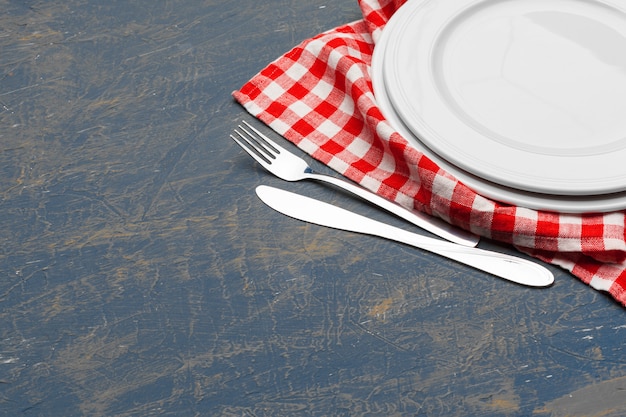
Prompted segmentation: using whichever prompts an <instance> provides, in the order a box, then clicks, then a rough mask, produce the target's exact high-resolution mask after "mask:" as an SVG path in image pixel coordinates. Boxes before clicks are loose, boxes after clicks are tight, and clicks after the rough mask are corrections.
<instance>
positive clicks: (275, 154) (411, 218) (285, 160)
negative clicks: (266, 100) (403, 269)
mask: <svg viewBox="0 0 626 417" xmlns="http://www.w3.org/2000/svg"><path fill="white" fill-rule="evenodd" d="M243 124H244V125H245V126H243V125H239V126H238V129H235V130H234V133H235V135H236V136H235V135H230V137H231V139H233V140H234V141H235V142H237V144H239V146H241V148H243V149H244V150H245V151H246V152H247V153H248V154H249V155H250V156H251V157H252V158H254V159H255V160H256V161H257V162H258V163H259V164H261V166H263V167H264V168H265V169H267V170H268V171H269V172H271V173H272V174H274V175H275V176H277V177H278V178H281V179H283V180H285V181H300V180H307V179H309V180H317V181H322V182H326V183H329V184H332V185H334V186H337V187H340V188H342V189H344V190H346V191H348V192H350V193H352V194H355V195H357V196H359V197H361V198H362V199H364V200H366V201H369V202H370V203H373V204H375V205H377V206H379V207H381V208H383V209H385V210H387V211H389V212H390V213H393V214H395V215H396V216H398V217H400V218H402V219H404V220H406V221H408V222H411V223H413V224H414V225H416V226H419V227H421V228H423V229H425V230H427V231H429V232H431V233H433V234H435V235H437V236H439V237H442V238H444V239H447V240H449V241H451V242H454V243H458V244H460V245H463V246H472V247H473V246H476V245H477V244H478V241H479V239H480V238H479V237H478V236H476V235H474V234H472V233H470V232H467V231H465V230H463V229H460V228H458V227H455V226H452V225H450V224H448V223H446V222H445V221H443V220H441V219H437V218H435V217H432V216H428V215H427V214H424V213H419V212H416V211H411V210H408V209H406V208H404V207H402V206H400V205H398V204H396V203H394V202H392V201H389V200H386V199H385V198H383V197H381V196H379V195H377V194H375V193H372V192H371V191H368V190H366V189H365V188H363V187H360V186H358V185H356V184H353V183H350V182H347V181H344V180H341V179H338V178H335V177H331V176H328V175H322V174H318V173H315V172H314V171H313V170H312V169H311V167H310V166H309V165H308V164H307V163H306V161H305V160H303V159H302V158H300V157H298V156H296V155H294V154H293V153H291V152H289V151H288V150H286V149H284V148H283V147H281V146H279V145H278V144H277V143H275V142H274V141H272V140H271V139H270V138H268V137H267V136H266V135H264V134H263V133H261V132H260V131H259V130H258V129H256V128H254V127H253V126H251V125H250V124H249V123H248V122H246V121H245V120H244V121H243Z"/></svg>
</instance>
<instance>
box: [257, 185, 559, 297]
mask: <svg viewBox="0 0 626 417" xmlns="http://www.w3.org/2000/svg"><path fill="white" fill-rule="evenodd" d="M256 194H257V195H258V196H259V198H260V199H261V200H262V201H263V202H264V203H265V204H267V205H268V206H269V207H271V208H273V209H274V210H276V211H278V212H280V213H283V214H285V215H287V216H290V217H293V218H296V219H299V220H302V221H305V222H310V223H315V224H318V225H322V226H327V227H332V228H335V229H340V230H347V231H352V232H357V233H363V234H368V235H373V236H379V237H383V238H386V239H389V240H394V241H397V242H401V243H405V244H407V245H411V246H414V247H416V248H420V249H423V250H426V251H429V252H432V253H435V254H438V255H441V256H444V257H446V258H449V259H453V260H455V261H457V262H460V263H462V264H465V265H468V266H471V267H474V268H476V269H479V270H482V271H485V272H488V273H490V274H493V275H496V276H498V277H501V278H504V279H506V280H509V281H513V282H516V283H518V284H522V285H527V286H531V287H546V286H549V285H551V284H552V283H553V282H554V276H553V274H552V273H551V272H550V271H549V270H548V269H547V268H545V267H543V266H541V265H539V264H537V263H535V262H531V261H529V260H526V259H523V258H519V257H516V256H512V255H507V254H503V253H499V252H493V251H488V250H484V249H479V248H474V247H467V246H461V245H457V244H454V243H450V242H445V241H442V240H439V239H433V238H429V237H426V236H422V235H418V234H416V233H411V232H408V231H406V230H403V229H400V228H397V227H394V226H390V225H388V224H385V223H381V222H379V221H377V220H373V219H370V218H368V217H365V216H362V215H360V214H356V213H353V212H351V211H348V210H345V209H343V208H340V207H336V206H333V205H331V204H328V203H325V202H322V201H319V200H315V199H312V198H309V197H304V196H302V195H299V194H294V193H291V192H288V191H284V190H280V189H278V188H273V187H268V186H265V185H261V186H259V187H257V188H256Z"/></svg>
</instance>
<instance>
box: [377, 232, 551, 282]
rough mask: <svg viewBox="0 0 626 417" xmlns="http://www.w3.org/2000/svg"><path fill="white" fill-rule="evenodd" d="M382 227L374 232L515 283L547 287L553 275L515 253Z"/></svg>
mask: <svg viewBox="0 0 626 417" xmlns="http://www.w3.org/2000/svg"><path fill="white" fill-rule="evenodd" d="M381 224H382V223H381ZM382 226H385V227H384V228H383V227H382ZM382 226H381V227H379V228H377V231H376V233H375V234H376V235H378V236H380V237H384V238H387V239H390V240H395V241H398V242H401V243H405V244H407V245H411V246H414V247H417V248H420V249H423V250H426V251H428V252H431V253H435V254H437V255H440V256H443V257H446V258H449V259H452V260H455V261H457V262H460V263H462V264H465V265H468V266H471V267H474V268H476V269H479V270H481V271H485V272H488V273H490V274H492V275H496V276H498V277H501V278H504V279H507V280H509V281H512V282H516V283H518V284H522V285H528V286H532V287H547V286H549V285H552V283H553V282H554V275H553V274H552V272H550V270H548V269H547V268H545V267H544V266H542V265H539V264H538V263H536V262H533V261H530V260H527V259H524V258H520V257H518V256H512V255H508V254H505V253H500V252H493V251H489V250H485V249H480V248H470V247H466V246H460V245H455V244H454V243H449V242H444V241H439V240H436V239H431V238H428V237H425V236H421V235H417V234H415V233H411V232H407V231H405V230H402V229H399V228H396V227H393V226H389V225H386V224H382Z"/></svg>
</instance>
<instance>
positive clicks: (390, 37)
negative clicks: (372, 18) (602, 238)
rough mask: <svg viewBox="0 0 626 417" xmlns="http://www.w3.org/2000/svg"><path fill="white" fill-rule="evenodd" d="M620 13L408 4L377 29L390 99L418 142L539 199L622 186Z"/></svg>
mask: <svg viewBox="0 0 626 417" xmlns="http://www.w3.org/2000/svg"><path fill="white" fill-rule="evenodd" d="M618 2H619V3H618ZM620 3H621V4H622V5H620ZM625 7H626V2H624V0H433V1H429V0H426V1H422V0H420V1H418V0H414V1H409V2H408V3H406V4H405V5H404V6H403V7H402V8H401V9H400V10H399V11H398V12H397V13H396V14H395V15H394V19H392V21H393V25H392V26H391V27H388V28H386V29H385V35H387V40H386V53H385V57H384V63H383V67H384V70H383V72H384V80H385V85H386V89H387V94H388V96H389V98H390V99H391V103H392V105H393V107H394V108H395V111H396V112H397V113H398V115H399V116H400V118H401V120H402V121H403V122H404V123H405V125H406V126H407V127H408V128H409V129H410V130H411V131H412V132H413V134H414V135H415V136H417V137H419V138H420V140H421V141H422V142H423V143H424V144H425V145H426V146H428V147H429V148H431V149H432V150H433V151H434V152H435V153H437V154H439V156H441V157H442V158H443V159H446V160H448V161H449V162H450V163H452V164H454V165H456V166H458V167H459V168H461V169H463V170H465V171H467V172H469V173H471V174H474V175H476V176H478V177H482V178H484V179H486V180H488V181H491V182H494V183H498V184H501V185H503V186H506V187H513V188H517V189H520V190H524V191H529V192H537V193H547V194H562V195H579V196H588V195H592V194H596V195H600V194H607V193H614V192H622V191H625V190H626V52H625V51H626V12H625V10H626V9H625Z"/></svg>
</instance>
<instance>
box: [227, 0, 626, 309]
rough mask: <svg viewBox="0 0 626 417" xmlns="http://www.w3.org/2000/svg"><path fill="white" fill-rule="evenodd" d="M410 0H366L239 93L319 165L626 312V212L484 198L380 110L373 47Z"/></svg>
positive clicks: (244, 102) (255, 112) (247, 105)
mask: <svg viewBox="0 0 626 417" xmlns="http://www.w3.org/2000/svg"><path fill="white" fill-rule="evenodd" d="M405 1H406V0H359V6H360V8H361V11H362V12H363V20H360V21H357V22H353V23H350V24H347V25H345V26H341V27H338V28H336V29H333V30H330V31H328V32H325V33H322V34H320V35H318V36H316V37H314V38H312V39H309V40H306V41H304V42H302V43H301V44H300V45H298V46H296V47H295V48H294V49H292V50H291V51H289V52H288V53H287V54H285V55H284V56H282V57H280V58H278V59H277V60H276V61H274V62H272V63H271V64H269V65H268V66H267V67H266V68H265V69H263V70H262V71H261V72H260V73H259V74H257V75H256V76H255V77H254V78H253V79H252V80H250V81H249V82H247V83H246V84H245V85H244V86H243V87H242V88H241V89H240V90H239V91H235V92H234V93H233V96H234V97H235V99H236V100H237V101H239V102H240V103H241V104H242V105H243V106H244V107H245V108H246V109H247V110H248V111H249V112H250V113H251V114H252V115H254V116H256V117H258V118H259V119H260V120H262V121H263V122H264V123H266V124H267V125H268V126H270V127H271V128H272V129H273V130H275V131H276V132H277V133H279V134H281V135H283V136H284V137H285V138H287V139H288V140H290V141H292V142H293V143H295V144H296V145H297V146H298V147H300V148H301V149H303V150H304V151H306V152H308V153H309V154H310V155H312V156H313V157H314V158H316V159H318V160H319V161H321V162H323V163H325V164H327V165H328V166H330V167H331V168H333V169H335V170H336V171H338V172H340V173H341V174H343V175H345V176H346V177H348V178H350V179H352V180H353V181H356V182H358V183H360V184H361V185H363V186H365V187H366V188H369V189H371V190H373V191H375V192H377V193H378V194H380V195H382V196H384V197H386V198H389V199H391V200H394V201H396V202H398V203H400V204H402V205H405V206H409V207H412V208H415V209H417V210H421V211H424V212H427V213H430V214H432V215H435V216H439V217H441V218H443V219H445V220H446V221H448V222H450V223H452V224H455V225H457V226H460V227H463V228H465V229H468V230H471V231H472V232H474V233H477V234H479V235H482V236H484V237H487V238H491V239H495V240H498V241H501V242H506V243H510V244H512V245H514V246H515V247H516V248H518V249H519V250H520V251H523V252H525V253H528V254H530V255H532V256H535V257H537V258H539V259H542V260H544V261H546V262H550V263H553V264H556V265H559V266H561V267H563V268H565V269H567V270H569V271H570V272H572V274H573V275H575V276H577V277H578V278H580V279H581V280H582V281H583V282H585V283H587V284H589V285H590V286H591V287H593V288H595V289H597V290H602V291H607V292H609V293H610V294H611V295H612V296H613V297H614V298H615V299H616V300H617V301H618V302H620V303H621V304H622V305H626V291H625V289H626V227H625V221H626V216H625V214H626V212H625V211H619V212H613V213H605V214H585V215H572V214H560V213H551V212H543V211H536V210H530V209H527V208H522V207H516V206H511V205H507V204H501V203H498V202H496V201H492V200H489V199H487V198H485V197H483V196H480V195H478V194H476V193H475V192H474V191H472V190H471V189H469V188H467V187H466V186H465V185H463V184H462V183H460V182H459V181H458V180H457V179H455V178H454V177H452V176H451V175H450V174H448V173H447V172H444V171H442V170H441V169H440V168H439V167H438V166H437V165H436V164H435V163H433V162H432V161H431V160H430V159H429V158H427V157H426V156H424V155H423V154H422V153H421V152H419V151H417V150H415V149H414V148H413V147H411V146H410V145H409V144H408V142H407V141H406V140H405V139H404V138H403V137H401V136H400V134H398V133H397V132H396V131H394V129H393V128H392V127H391V126H390V125H389V123H388V122H387V121H386V120H385V118H384V116H383V115H382V113H381V111H380V109H379V108H378V106H377V104H376V98H375V97H374V94H373V90H372V82H371V77H370V64H371V58H372V52H373V50H374V45H375V43H376V41H377V40H378V38H379V36H380V33H381V30H382V28H383V27H384V25H385V23H386V22H387V21H388V19H389V18H390V17H391V16H392V14H393V13H394V12H395V11H396V10H397V9H398V8H399V7H400V6H401V5H402V4H403V3H404V2H405Z"/></svg>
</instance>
